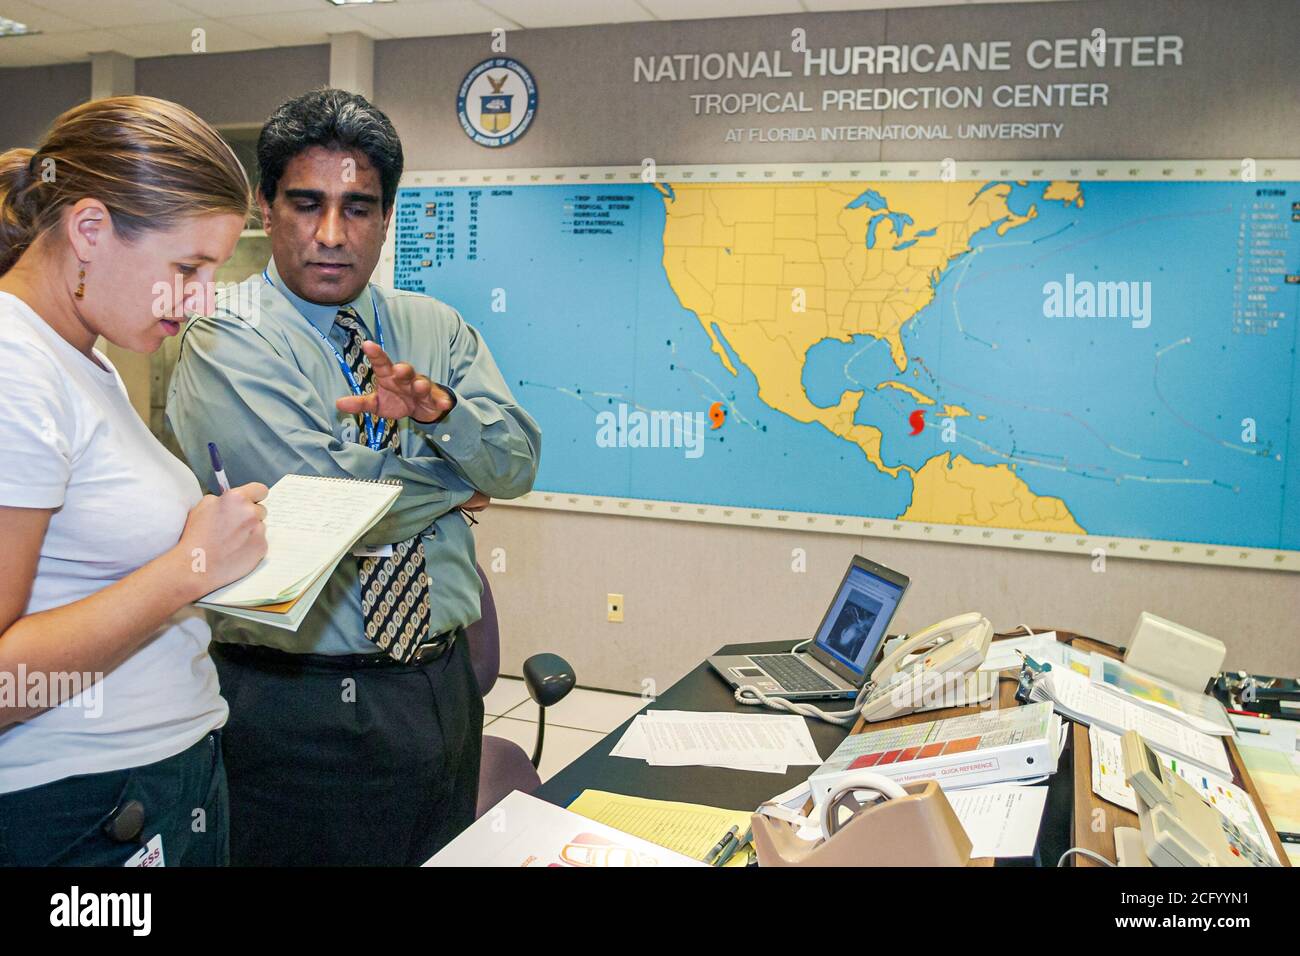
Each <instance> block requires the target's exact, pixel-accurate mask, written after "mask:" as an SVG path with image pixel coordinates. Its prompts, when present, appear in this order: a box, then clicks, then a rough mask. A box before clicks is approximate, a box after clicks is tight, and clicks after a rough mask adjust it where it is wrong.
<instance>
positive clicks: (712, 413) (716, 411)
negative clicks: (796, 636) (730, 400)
mask: <svg viewBox="0 0 1300 956" xmlns="http://www.w3.org/2000/svg"><path fill="white" fill-rule="evenodd" d="M726 420H727V409H726V407H725V406H724V405H723V404H722V403H721V402H714V403H713V404H712V405H710V406H709V421H711V422H713V424H712V426H710V429H711V430H712V431H717V430H718V429H719V428H721V427H722V423H723V422H725V421H726Z"/></svg>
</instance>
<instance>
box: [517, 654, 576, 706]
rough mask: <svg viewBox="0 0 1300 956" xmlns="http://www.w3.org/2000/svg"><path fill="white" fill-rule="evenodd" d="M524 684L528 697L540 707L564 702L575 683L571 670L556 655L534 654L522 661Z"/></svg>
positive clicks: (567, 663) (566, 663) (562, 659)
mask: <svg viewBox="0 0 1300 956" xmlns="http://www.w3.org/2000/svg"><path fill="white" fill-rule="evenodd" d="M524 683H525V684H526V685H528V695H529V696H530V697H532V699H533V700H534V701H536V702H537V704H538V706H540V707H550V706H551V705H552V704H558V703H559V702H560V701H562V700H564V698H565V696H567V695H568V693H569V691H571V690H573V685H574V684H575V683H577V678H576V677H574V674H573V668H572V667H570V666H569V662H568V661H566V660H565V659H564V658H563V657H561V656H560V655H558V654H534V655H533V656H532V657H530V658H528V660H526V661H524Z"/></svg>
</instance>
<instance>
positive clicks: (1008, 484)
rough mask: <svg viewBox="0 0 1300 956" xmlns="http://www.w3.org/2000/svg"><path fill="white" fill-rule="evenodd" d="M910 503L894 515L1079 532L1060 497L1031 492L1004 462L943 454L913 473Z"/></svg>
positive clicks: (1038, 529)
mask: <svg viewBox="0 0 1300 956" xmlns="http://www.w3.org/2000/svg"><path fill="white" fill-rule="evenodd" d="M913 482H914V487H913V490H912V503H911V504H910V505H908V507H907V510H906V511H904V512H903V513H902V514H901V515H899V518H900V519H901V520H903V521H926V522H933V523H935V524H960V525H976V526H981V527H988V528H1019V529H1022V530H1025V531H1056V532H1062V533H1073V534H1083V533H1084V530H1083V528H1082V527H1080V526H1079V523H1078V522H1077V521H1075V520H1074V516H1073V515H1072V514H1070V509H1069V508H1067V507H1066V506H1065V502H1063V501H1062V500H1061V499H1060V498H1049V497H1047V496H1045V495H1036V494H1034V493H1033V492H1032V491H1030V490H1029V486H1028V485H1026V484H1025V483H1024V482H1023V481H1022V480H1021V479H1020V478H1019V476H1017V475H1016V473H1015V472H1014V471H1012V470H1011V468H1010V467H1009V466H1007V465H979V464H976V463H975V462H973V461H971V460H970V459H968V458H965V457H964V456H962V455H957V456H956V457H953V456H952V455H950V454H949V453H948V452H944V453H943V454H942V455H936V456H935V457H933V458H931V459H930V460H929V461H927V462H926V463H925V464H924V465H923V466H922V467H921V469H920V470H919V471H917V472H916V474H915V476H914V477H913Z"/></svg>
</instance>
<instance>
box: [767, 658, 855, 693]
mask: <svg viewBox="0 0 1300 956" xmlns="http://www.w3.org/2000/svg"><path fill="white" fill-rule="evenodd" d="M749 659H750V660H751V661H753V662H754V663H755V664H758V665H759V666H760V667H762V668H763V670H765V671H767V672H768V674H770V675H771V676H772V677H774V678H775V679H776V680H778V681H780V682H781V686H782V687H783V688H785V689H786V690H788V691H797V692H803V691H815V690H836V689H837V688H836V686H835V685H834V684H832V683H831V682H830V681H828V680H826V679H825V678H824V677H822V676H821V675H820V674H818V673H817V672H816V671H815V670H813V669H812V668H811V667H809V666H808V665H807V664H805V663H804V662H803V661H801V660H799V657H798V655H796V654H751V655H749Z"/></svg>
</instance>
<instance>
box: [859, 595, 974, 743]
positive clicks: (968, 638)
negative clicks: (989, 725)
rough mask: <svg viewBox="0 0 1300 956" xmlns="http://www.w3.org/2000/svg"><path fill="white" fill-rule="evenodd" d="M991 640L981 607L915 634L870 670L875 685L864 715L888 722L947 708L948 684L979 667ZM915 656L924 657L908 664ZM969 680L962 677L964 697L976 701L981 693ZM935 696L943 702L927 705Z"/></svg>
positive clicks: (867, 718)
mask: <svg viewBox="0 0 1300 956" xmlns="http://www.w3.org/2000/svg"><path fill="white" fill-rule="evenodd" d="M992 639H993V625H992V624H991V623H989V619H988V618H986V617H985V616H984V615H983V614H981V613H980V612H979V611H970V612H968V613H966V614H958V615H957V616H955V617H950V618H948V619H947V620H944V621H939V622H938V623H937V624H931V625H930V626H929V627H927V628H925V629H924V630H922V631H918V632H917V633H915V634H912V635H910V636H909V637H908V638H907V639H906V640H904V641H903V642H902V644H900V645H899V646H898V647H897V648H895V649H894V651H893V652H892V653H891V654H890V655H889V656H888V657H886V658H885V659H884V660H883V661H881V662H880V664H879V665H878V666H877V667H876V669H875V670H874V671H872V672H871V680H872V682H873V684H874V685H875V689H874V690H873V691H872V692H871V694H870V696H868V697H867V699H866V701H865V703H864V705H863V708H862V716H863V717H864V718H865V719H866V720H887V719H889V718H890V717H899V716H902V715H903V714H910V713H913V712H914V711H918V710H930V709H932V708H933V707H934V706H941V707H942V706H948V703H947V701H946V699H944V694H943V693H942V692H943V691H944V690H945V689H946V688H945V687H943V686H942V685H943V683H944V682H945V681H952V680H954V679H956V678H958V677H960V676H961V675H966V674H969V673H970V672H971V671H975V670H977V669H978V668H979V666H980V665H981V664H982V663H984V658H985V657H986V656H987V655H988V652H989V642H990V641H991V640H992ZM912 655H919V656H917V657H915V658H914V659H913V660H911V661H910V662H909V663H907V664H904V663H903V662H904V660H906V659H907V658H908V657H910V656H912ZM972 676H973V675H972ZM970 682H971V680H970V678H965V679H963V693H964V697H963V699H964V700H967V701H968V702H971V703H973V702H975V700H978V699H979V697H978V696H974V697H972V696H970V694H969V693H967V692H968V691H970V690H973V688H970V687H968V686H967V685H968V684H970ZM936 692H938V693H937V694H936ZM936 696H937V697H938V698H939V701H938V703H937V704H930V705H928V706H927V703H926V702H927V701H930V700H934V699H935V698H936Z"/></svg>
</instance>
